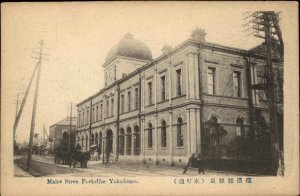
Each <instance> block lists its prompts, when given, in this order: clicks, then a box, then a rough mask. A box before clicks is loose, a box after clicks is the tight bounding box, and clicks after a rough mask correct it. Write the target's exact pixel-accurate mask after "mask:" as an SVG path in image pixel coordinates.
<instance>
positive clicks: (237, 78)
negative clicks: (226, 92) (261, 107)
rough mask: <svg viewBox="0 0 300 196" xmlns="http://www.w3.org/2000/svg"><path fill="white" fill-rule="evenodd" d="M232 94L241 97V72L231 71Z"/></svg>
mask: <svg viewBox="0 0 300 196" xmlns="http://www.w3.org/2000/svg"><path fill="white" fill-rule="evenodd" d="M233 96H234V97H241V96H242V93H241V72H238V71H234V72H233Z"/></svg>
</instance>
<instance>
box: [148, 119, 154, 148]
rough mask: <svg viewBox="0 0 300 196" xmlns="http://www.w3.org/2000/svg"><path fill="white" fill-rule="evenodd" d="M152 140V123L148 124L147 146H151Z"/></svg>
mask: <svg viewBox="0 0 300 196" xmlns="http://www.w3.org/2000/svg"><path fill="white" fill-rule="evenodd" d="M152 145H153V140H152V124H151V123H149V125H148V148H152Z"/></svg>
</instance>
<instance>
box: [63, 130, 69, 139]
mask: <svg viewBox="0 0 300 196" xmlns="http://www.w3.org/2000/svg"><path fill="white" fill-rule="evenodd" d="M68 139H69V134H68V132H64V133H63V140H68Z"/></svg>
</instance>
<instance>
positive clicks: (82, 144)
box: [81, 136, 84, 148]
mask: <svg viewBox="0 0 300 196" xmlns="http://www.w3.org/2000/svg"><path fill="white" fill-rule="evenodd" d="M83 140H84V137H83V136H82V137H81V147H82V148H83V147H84V143H83Z"/></svg>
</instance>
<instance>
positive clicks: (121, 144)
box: [119, 128, 125, 155]
mask: <svg viewBox="0 0 300 196" xmlns="http://www.w3.org/2000/svg"><path fill="white" fill-rule="evenodd" d="M119 137H120V138H119V153H120V155H124V150H125V149H124V147H125V131H124V129H123V128H121V130H120V136H119Z"/></svg>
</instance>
